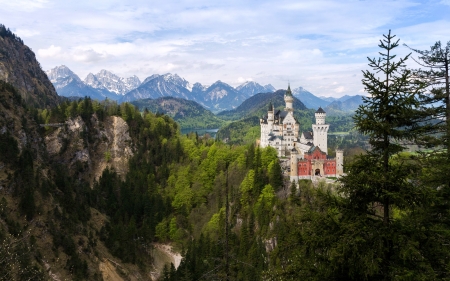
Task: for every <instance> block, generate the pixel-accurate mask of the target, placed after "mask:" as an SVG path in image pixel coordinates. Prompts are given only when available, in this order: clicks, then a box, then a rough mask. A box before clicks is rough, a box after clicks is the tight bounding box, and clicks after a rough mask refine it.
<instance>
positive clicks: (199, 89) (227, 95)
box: [46, 65, 360, 112]
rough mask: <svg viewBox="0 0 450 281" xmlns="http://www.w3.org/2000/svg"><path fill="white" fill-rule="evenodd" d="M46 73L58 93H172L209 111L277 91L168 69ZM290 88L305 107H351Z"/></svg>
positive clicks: (124, 97) (121, 97)
mask: <svg viewBox="0 0 450 281" xmlns="http://www.w3.org/2000/svg"><path fill="white" fill-rule="evenodd" d="M46 73H47V76H48V77H49V79H50V81H51V82H52V83H53V85H54V86H55V88H56V91H57V92H58V94H59V95H60V96H65V97H85V96H89V97H91V98H93V99H99V100H102V99H105V98H108V99H112V100H115V101H118V102H119V103H120V102H131V101H135V100H140V99H149V98H150V99H157V98H161V97H175V98H182V99H186V100H191V101H195V102H197V103H199V104H200V105H202V106H203V107H205V108H206V109H208V110H210V111H212V112H220V111H224V110H231V109H234V108H237V107H238V106H239V105H241V104H242V103H243V102H244V101H245V100H247V99H248V98H250V97H252V96H254V95H255V94H257V93H273V92H275V91H276V89H275V88H274V87H273V86H272V85H270V84H268V85H265V86H262V85H260V84H258V83H256V82H254V81H247V82H245V83H243V84H242V85H239V86H238V87H236V88H234V87H232V86H230V85H228V84H227V83H224V82H222V81H220V80H218V81H217V82H215V83H213V84H212V85H209V86H207V85H202V84H201V83H198V82H197V83H194V84H191V83H190V82H188V81H187V80H185V79H184V78H182V77H180V76H178V75H177V74H171V73H166V74H163V75H160V74H153V75H151V76H149V77H147V78H146V79H145V80H144V81H143V82H141V81H140V80H139V78H138V77H137V76H132V77H129V78H122V77H119V76H117V75H115V74H113V73H111V72H110V71H108V70H104V69H103V70H101V71H100V72H99V73H97V74H93V73H89V74H88V75H87V77H86V78H85V79H84V80H81V79H80V77H79V76H78V75H76V74H75V73H74V72H72V71H71V70H70V69H69V68H68V67H67V66H65V65H62V66H58V67H55V68H53V69H51V70H49V71H47V72H46ZM292 92H293V94H294V96H296V97H297V98H298V99H300V100H301V101H302V102H303V103H304V104H305V106H306V107H307V108H319V107H323V108H325V107H326V106H328V105H330V104H331V105H332V108H333V109H335V110H338V111H339V110H344V111H345V110H354V109H348V108H346V109H343V106H342V104H333V102H335V101H341V102H342V101H343V100H344V97H343V98H341V99H334V98H327V99H323V98H319V97H317V96H315V95H313V94H312V93H311V92H309V91H307V90H306V89H304V88H303V87H298V88H295V89H293V91H292ZM346 98H347V97H345V99H346ZM359 99H360V98H359ZM344 107H345V106H344Z"/></svg>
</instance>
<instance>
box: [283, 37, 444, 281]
mask: <svg viewBox="0 0 450 281" xmlns="http://www.w3.org/2000/svg"><path fill="white" fill-rule="evenodd" d="M394 38H395V36H393V35H391V32H390V31H389V33H388V34H387V35H384V38H383V40H380V44H379V47H380V48H381V49H382V51H381V52H380V55H381V57H380V58H378V59H375V58H373V59H372V58H369V66H370V67H371V68H372V69H373V71H363V75H364V78H363V80H362V83H363V85H364V87H365V90H366V92H367V93H368V94H369V96H368V97H366V98H364V103H363V105H361V106H360V107H359V108H358V110H357V111H356V113H355V116H354V121H355V127H356V128H357V130H358V131H359V132H360V133H362V134H365V135H367V136H368V138H369V143H370V145H371V149H370V150H369V151H367V153H366V154H365V155H361V156H360V157H359V158H357V159H356V160H355V161H354V162H353V164H352V165H350V166H349V167H348V173H347V175H346V176H344V177H342V178H341V180H340V181H341V184H340V185H338V186H337V187H336V191H337V192H336V193H333V192H331V191H330V190H329V189H327V188H326V187H321V188H319V189H318V190H316V191H313V193H312V195H313V196H312V199H311V200H305V204H304V205H302V208H304V211H303V213H302V215H301V218H300V219H301V221H302V227H303V229H302V230H299V231H300V233H301V235H300V236H301V238H302V239H303V240H304V241H303V243H302V245H301V246H300V249H297V250H295V251H296V252H295V254H296V256H299V257H302V258H301V261H299V260H293V261H292V262H290V264H291V265H295V266H293V267H292V268H291V269H290V270H291V271H290V272H284V274H286V276H289V274H291V273H293V271H296V272H298V273H299V274H298V275H299V276H298V277H299V278H301V277H305V278H309V277H311V276H315V279H314V278H313V279H314V280H393V279H404V280H406V279H411V277H412V278H413V279H415V280H419V279H426V278H431V279H433V277H434V276H435V275H434V271H433V269H432V268H433V266H432V262H430V260H427V259H426V258H425V256H426V253H425V252H426V251H427V250H425V249H426V246H425V244H424V243H425V242H424V240H423V239H421V238H420V236H421V235H424V234H425V233H426V234H431V232H426V231H423V230H422V226H423V225H421V224H420V222H421V221H419V223H418V222H417V221H416V220H414V219H412V218H413V216H412V215H411V214H414V213H415V210H416V208H419V206H420V208H423V207H425V205H426V204H427V203H429V202H430V201H428V200H429V199H430V197H429V194H430V190H429V189H426V188H425V187H423V186H419V185H418V184H417V183H416V181H415V180H414V179H415V177H416V173H418V170H419V169H418V166H417V165H416V163H415V162H414V161H412V160H411V159H410V158H405V157H403V156H402V154H401V152H402V151H403V150H404V147H403V146H402V144H404V143H405V142H408V141H414V140H415V139H417V138H418V137H419V136H420V135H421V133H422V127H421V120H420V117H421V112H420V99H421V97H422V94H423V90H424V85H423V84H422V83H415V81H414V79H413V73H412V72H411V71H410V70H407V69H405V61H406V60H407V59H408V57H409V55H407V56H406V57H403V58H400V59H398V60H396V59H395V57H396V56H395V54H394V52H393V50H394V49H395V48H396V47H397V46H398V42H399V41H398V40H394ZM417 228H419V229H420V230H418V229H417ZM415 233H420V235H416V234H415ZM288 265H289V264H288ZM427 276H428V277H427Z"/></svg>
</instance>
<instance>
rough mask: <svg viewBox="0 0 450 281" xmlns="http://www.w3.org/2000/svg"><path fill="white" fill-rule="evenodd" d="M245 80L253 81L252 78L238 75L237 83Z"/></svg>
mask: <svg viewBox="0 0 450 281" xmlns="http://www.w3.org/2000/svg"><path fill="white" fill-rule="evenodd" d="M247 81H253V79H252V78H244V77H239V78H238V79H237V82H238V83H241V84H242V83H244V82H247Z"/></svg>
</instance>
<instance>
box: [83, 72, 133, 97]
mask: <svg viewBox="0 0 450 281" xmlns="http://www.w3.org/2000/svg"><path fill="white" fill-rule="evenodd" d="M84 83H85V84H86V85H89V86H91V87H92V88H95V89H104V90H108V91H109V92H112V93H115V94H117V95H120V96H123V95H125V94H126V93H128V92H129V91H131V90H134V89H136V88H137V87H139V85H140V84H141V81H140V80H139V78H138V77H137V76H136V75H134V76H132V77H129V78H122V77H119V76H117V75H115V74H114V73H112V72H110V71H108V70H104V69H102V70H100V72H99V73H97V74H95V75H94V74H92V73H89V74H88V75H87V77H86V79H84Z"/></svg>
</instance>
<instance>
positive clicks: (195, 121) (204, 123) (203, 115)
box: [131, 97, 224, 129]
mask: <svg viewBox="0 0 450 281" xmlns="http://www.w3.org/2000/svg"><path fill="white" fill-rule="evenodd" d="M131 104H133V105H134V106H136V107H137V108H138V109H139V110H140V111H144V110H145V109H148V110H149V111H151V112H153V113H160V114H166V115H168V116H170V117H172V118H173V119H174V120H175V121H177V122H178V123H179V124H180V126H181V128H195V129H214V128H219V127H221V126H222V125H223V124H224V121H223V120H221V119H219V118H217V117H216V116H215V115H214V114H212V112H211V111H209V110H207V109H205V108H204V107H203V106H201V105H200V104H198V103H196V102H195V101H190V100H185V99H181V98H174V97H162V98H158V99H143V100H136V101H133V102H131Z"/></svg>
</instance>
